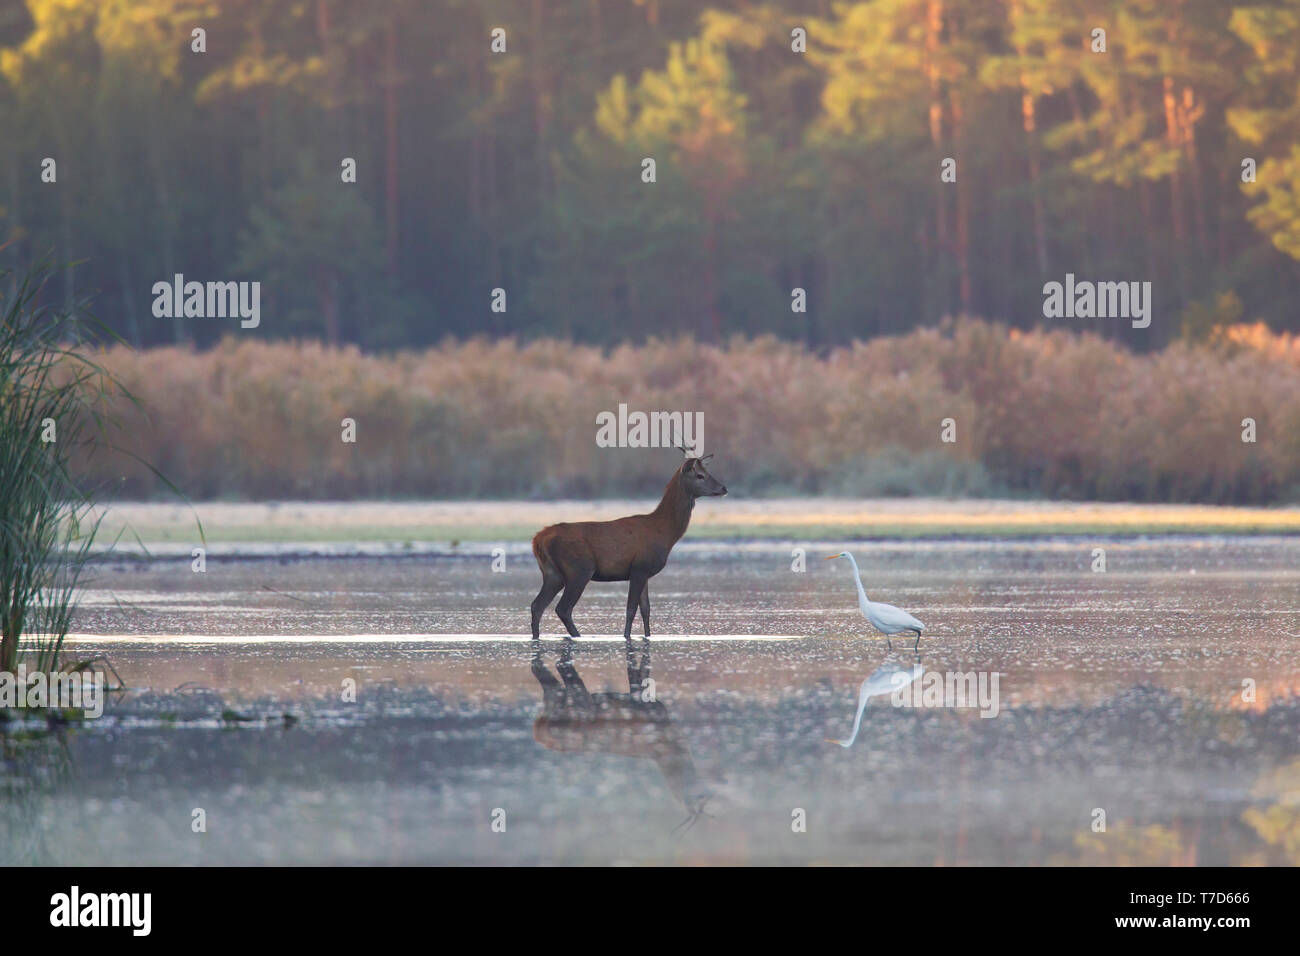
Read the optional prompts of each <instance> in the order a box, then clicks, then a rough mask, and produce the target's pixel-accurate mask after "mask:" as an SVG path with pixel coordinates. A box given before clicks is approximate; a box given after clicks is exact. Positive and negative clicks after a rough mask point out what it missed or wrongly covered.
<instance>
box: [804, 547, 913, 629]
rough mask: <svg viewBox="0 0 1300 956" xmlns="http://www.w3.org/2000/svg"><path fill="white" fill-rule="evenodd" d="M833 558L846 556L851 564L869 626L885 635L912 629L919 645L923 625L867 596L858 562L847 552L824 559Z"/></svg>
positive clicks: (859, 599)
mask: <svg viewBox="0 0 1300 956" xmlns="http://www.w3.org/2000/svg"><path fill="white" fill-rule="evenodd" d="M835 558H848V559H849V564H851V565H853V583H854V584H856V585H857V586H858V607H859V608H860V609H861V610H862V616H863V617H865V618H866V619H867V620H868V621H870V622H871V626H872V627H874V628H875V629H876V630H877V631H879V632H880V633H881V634H884V635H885V637H889V636H890V635H891V634H901V633H903V632H904V631H912V632H914V633H915V634H916V645H915V646H916V647H920V645H921V632H922V631H924V630H925V625H924V624H922V623H921V622H920V621H918V620H917V619H916V618H914V617H912V615H910V614H908V613H907V612H906V611H904V610H903V609H902V608H897V607H894V605H892V604H881V603H879V602H878V601H872V600H871V599H870V598H868V597H867V589H866V588H864V587H863V586H862V574H861V572H859V571H858V562H857V561H856V560H855V559H854V557H853V555H851V554H849V552H847V551H841V552H840V553H839V554H832V555H831V556H830V557H829V558H827V559H826V560H827V561H831V560H834V559H835Z"/></svg>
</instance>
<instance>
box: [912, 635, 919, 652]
mask: <svg viewBox="0 0 1300 956" xmlns="http://www.w3.org/2000/svg"><path fill="white" fill-rule="evenodd" d="M920 647H921V632H920V631H917V632H916V643H915V644H913V645H912V653H914V654H915V653H916V652H917V651H918V650H919V649H920Z"/></svg>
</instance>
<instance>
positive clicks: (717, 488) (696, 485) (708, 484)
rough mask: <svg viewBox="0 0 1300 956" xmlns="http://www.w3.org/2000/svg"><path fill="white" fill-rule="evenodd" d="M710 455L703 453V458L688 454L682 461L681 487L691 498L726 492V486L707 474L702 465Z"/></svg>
mask: <svg viewBox="0 0 1300 956" xmlns="http://www.w3.org/2000/svg"><path fill="white" fill-rule="evenodd" d="M712 457H713V456H712V455H705V456H704V457H703V458H691V457H689V456H688V457H687V459H686V460H685V461H684V462H682V467H681V476H682V487H683V488H684V489H685V490H686V493H687V494H688V495H690V496H691V497H692V498H707V497H712V496H716V495H725V494H726V493H727V486H726V485H724V484H723V483H722V482H720V481H718V479H716V478H714V477H713V476H712V475H711V474H709V471H708V469H707V468H705V467H704V463H705V462H706V461H708V460H709V459H710V458H712Z"/></svg>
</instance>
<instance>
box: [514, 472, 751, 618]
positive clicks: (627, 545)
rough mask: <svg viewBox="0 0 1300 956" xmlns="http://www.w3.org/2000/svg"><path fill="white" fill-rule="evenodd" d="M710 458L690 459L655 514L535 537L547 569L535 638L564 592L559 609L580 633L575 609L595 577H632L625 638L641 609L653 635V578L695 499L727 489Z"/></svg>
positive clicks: (555, 528) (556, 527) (567, 526)
mask: <svg viewBox="0 0 1300 956" xmlns="http://www.w3.org/2000/svg"><path fill="white" fill-rule="evenodd" d="M704 460H705V459H700V458H687V459H686V460H685V461H683V462H682V464H681V467H680V468H678V469H677V471H676V473H674V474H673V476H672V478H670V479H669V481H668V485H667V487H666V488H664V494H663V498H662V499H661V500H660V501H659V506H658V507H657V508H655V510H654V511H652V512H650V513H649V514H644V515H630V516H629V517H626V518H616V519H615V520H613V521H576V522H572V523H564V524H553V525H551V526H550V527H548V528H543V529H542V530H541V531H539V532H537V534H536V535H535V536H534V537H533V556H534V557H536V558H537V566H538V567H539V568H541V571H542V588H541V590H540V591H538V592H537V597H536V598H534V599H533V607H532V611H533V639H534V640H536V639H538V638H539V637H540V636H541V619H542V612H543V611H545V610H546V608H547V607H548V606H549V605H550V603H551V601H553V600H555V595H557V594H559V593H560V591H561V590H563V592H564V594H563V595H562V596H561V597H560V603H559V604H558V605H556V608H555V613H556V614H557V615H558V616H559V618H560V620H561V621H562V622H563V623H564V627H565V629H566V630H567V631H568V632H569V636H570V637H578V636H579V634H578V629H577V627H575V626H574V623H573V607H574V605H576V604H577V603H578V599H579V598H580V597H582V592H583V590H584V589H585V588H586V587H587V583H588V582H589V581H627V582H628V592H627V619H626V621H625V626H624V628H623V637H624V638H626V639H629V640H630V639H631V637H632V622H633V621H634V620H635V619H636V612H637V610H638V608H639V609H640V611H641V622H642V625H643V626H644V628H645V636H646V637H649V636H650V588H649V585H648V582H649V580H650V579H651V578H652V577H654V576H655V575H656V574H658V573H659V572H660V571H662V570H663V569H664V565H666V564H667V563H668V555H669V553H670V552H671V551H672V549H673V545H675V544H676V543H677V542H678V541H679V540H680V539H681V537H682V535H684V534H685V533H686V528H687V526H688V525H689V524H690V522H691V511H692V510H693V509H694V508H695V499H696V498H700V497H703V496H706V495H725V494H726V493H727V489H726V487H725V486H724V485H723V484H722V483H721V482H720V481H718V480H717V479H716V478H714V477H713V476H712V475H710V474H709V473H708V471H707V470H706V469H705V467H704Z"/></svg>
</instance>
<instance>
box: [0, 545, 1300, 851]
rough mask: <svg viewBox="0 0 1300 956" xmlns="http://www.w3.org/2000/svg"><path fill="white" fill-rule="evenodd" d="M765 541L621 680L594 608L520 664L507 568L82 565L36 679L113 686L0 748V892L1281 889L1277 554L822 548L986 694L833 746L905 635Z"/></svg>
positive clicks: (1249, 550)
mask: <svg viewBox="0 0 1300 956" xmlns="http://www.w3.org/2000/svg"><path fill="white" fill-rule="evenodd" d="M792 547H793V546H776V545H748V546H744V547H732V546H730V545H727V546H716V547H715V546H710V545H708V544H692V545H691V546H690V547H683V548H681V549H680V550H679V552H676V553H675V554H674V556H673V559H672V561H671V563H670V565H669V567H668V569H667V570H665V571H664V572H663V573H662V574H661V575H659V576H658V577H657V578H655V579H654V580H653V581H652V582H651V603H652V623H653V625H654V632H655V634H656V635H657V636H656V637H655V638H653V639H652V641H651V644H650V649H649V652H648V657H643V654H644V652H645V648H644V645H643V644H642V643H641V642H640V641H639V640H637V641H635V642H634V644H633V647H632V651H633V655H632V657H631V659H629V656H628V652H627V649H626V648H625V646H624V644H623V641H622V637H621V625H622V619H623V609H624V606H625V598H626V592H625V589H624V588H623V587H621V586H619V585H614V584H593V585H591V586H590V587H589V588H588V590H587V593H586V594H585V595H584V597H583V599H582V601H581V603H580V604H579V605H578V608H577V611H576V612H575V618H576V620H577V622H578V625H579V627H580V628H583V629H584V631H589V632H590V633H591V634H592V635H594V636H593V637H588V638H584V639H583V640H580V641H579V642H577V644H576V646H575V647H574V648H573V650H572V653H571V655H566V654H564V653H563V649H564V643H563V642H562V641H561V640H559V637H558V634H559V626H558V621H557V620H556V618H555V616H554V614H553V613H548V615H547V618H546V624H545V625H544V633H545V634H546V639H545V640H544V641H543V642H542V647H543V654H542V656H541V660H540V661H535V660H534V654H533V649H532V648H531V646H530V643H531V642H529V641H528V640H527V633H528V631H527V628H528V619H527V606H528V604H529V602H530V601H531V599H532V597H533V594H534V593H535V591H536V586H537V580H538V574H537V570H536V567H535V565H534V564H533V562H532V559H531V556H528V555H527V554H526V553H524V552H523V551H522V549H519V548H512V549H509V550H508V552H507V553H506V555H505V561H504V566H505V569H504V571H500V572H494V571H493V570H492V566H493V559H492V557H491V555H490V553H489V550H488V549H487V548H486V547H485V548H482V549H480V550H481V553H479V554H474V555H468V556H463V557H446V556H442V557H432V556H430V557H414V558H362V559H356V558H354V559H349V558H312V559H305V560H237V561H236V560H230V561H224V560H222V559H221V558H220V557H219V556H213V555H211V554H210V555H209V557H208V564H207V570H206V572H205V573H202V574H197V573H194V572H192V571H191V566H190V562H189V561H188V560H183V561H181V560H174V561H155V562H153V563H151V564H145V565H136V564H126V563H123V564H117V565H109V566H106V567H104V568H103V569H102V570H101V572H100V573H99V576H98V578H97V580H96V581H95V583H94V587H93V589H92V590H91V591H90V592H89V593H88V594H87V595H86V599H85V601H84V602H83V606H82V610H81V613H80V615H79V617H78V620H77V624H76V630H77V632H78V633H79V634H80V635H81V636H79V637H76V638H74V639H72V640H71V641H70V642H69V645H68V651H69V653H70V655H71V656H72V657H74V658H85V657H91V656H95V655H98V654H106V655H107V656H108V657H109V659H110V660H111V662H112V664H113V666H114V667H115V668H116V670H117V671H118V673H120V674H121V675H122V677H123V679H124V680H125V682H126V683H127V684H128V685H129V686H130V688H131V689H130V690H129V691H128V692H126V693H124V694H122V695H119V696H117V697H115V698H114V699H113V700H112V701H111V702H110V704H109V706H108V709H107V711H106V713H105V715H104V716H103V717H101V718H99V719H98V720H94V721H88V722H86V723H84V724H82V725H80V726H71V727H67V728H63V729H61V730H60V731H58V732H56V733H44V732H41V733H34V732H29V731H32V730H33V729H34V728H35V726H36V725H30V726H27V725H24V726H23V727H16V726H14V725H11V726H10V727H9V728H8V731H7V732H6V733H5V734H4V735H3V737H2V738H0V739H3V742H4V747H5V760H4V761H3V765H2V766H3V770H2V771H0V798H3V800H4V804H3V807H2V808H0V863H5V864H10V863H168V864H172V863H181V864H185V863H262V862H267V863H270V862H274V863H465V862H470V863H472V862H485V863H539V862H566V863H579V862H594V863H607V862H748V863H785V862H795V863H806V862H834V863H893V864H902V863H908V864H913V863H915V864H927V865H928V864H998V863H1034V864H1044V863H1046V864H1055V863H1117V862H1132V863H1151V864H1187V863H1190V864H1225V863H1228V864H1245V863H1292V864H1294V863H1297V862H1300V851H1298V850H1297V847H1300V697H1298V696H1297V695H1298V694H1300V653H1298V652H1300V602H1298V601H1297V597H1298V596H1300V588H1298V585H1300V570H1297V569H1300V560H1298V559H1300V539H1289V538H1287V539H1282V538H1273V539H1267V538H1242V539H1233V538H1212V539H1211V538H1207V539H1189V538H1177V539H1175V538H1165V539H1150V540H1139V541H1127V542H1125V541H1095V540H1087V541H1083V540H1048V541H1022V542H1015V543H1007V542H978V541H966V542H909V543H889V544H874V545H856V546H855V547H854V551H855V553H856V554H857V557H858V561H859V564H860V565H861V567H862V571H863V577H864V580H865V582H866V584H867V589H868V592H869V593H870V594H871V597H872V598H873V599H874V600H879V601H887V602H889V603H893V604H897V605H899V606H900V607H904V608H906V609H908V610H909V611H911V612H912V613H914V614H915V615H916V616H917V617H919V618H920V619H921V620H922V621H924V622H925V623H926V625H927V636H926V637H925V638H924V639H923V640H922V642H921V645H920V654H919V657H920V662H921V664H922V667H923V670H924V672H925V674H926V675H927V676H928V675H931V674H938V675H940V676H942V675H946V674H949V673H957V672H961V673H973V674H975V675H977V677H978V675H983V677H984V678H985V679H986V681H991V679H992V675H993V674H996V675H997V691H998V693H997V697H996V700H988V699H986V701H985V706H984V707H983V712H985V713H989V714H990V716H988V717H982V716H980V714H981V708H980V707H978V706H960V707H959V706H942V704H944V703H945V702H944V701H943V700H942V699H938V700H928V701H927V700H926V699H925V698H924V697H921V699H919V700H917V701H916V703H918V704H921V705H922V706H892V702H891V698H890V696H889V695H888V694H884V695H881V696H877V697H874V698H872V699H871V700H870V702H869V703H868V704H867V706H866V709H865V711H864V713H863V717H862V726H861V730H860V731H859V734H858V736H857V739H856V741H855V742H854V744H853V746H852V747H851V748H848V749H845V748H842V747H839V746H835V745H834V744H832V743H828V742H827V741H826V738H847V737H848V736H849V733H850V731H851V728H852V726H853V722H854V715H855V711H856V709H857V704H858V689H859V685H860V684H861V683H862V681H863V680H864V679H865V678H867V677H868V676H869V675H871V674H873V672H876V671H877V670H878V669H879V668H881V667H882V665H889V666H891V667H895V668H901V669H907V670H910V669H911V668H912V666H913V665H914V663H915V658H914V657H913V655H912V652H911V641H910V640H904V639H901V638H900V639H899V640H897V641H895V642H894V644H893V649H892V650H890V649H889V648H887V647H886V644H885V642H884V641H883V640H882V639H879V638H877V637H876V636H874V635H871V634H869V628H868V625H867V624H866V622H865V621H864V620H863V619H862V617H861V616H860V614H859V612H858V610H857V606H856V599H855V595H854V592H853V586H852V583H851V579H850V577H849V574H850V572H849V569H848V567H847V566H846V565H845V564H844V562H842V561H837V562H831V563H829V564H828V563H826V562H823V561H822V560H820V558H821V556H822V555H824V554H829V553H832V552H833V551H835V550H838V549H839V547H840V546H839V545H834V546H832V545H826V546H811V545H803V546H802V547H804V548H805V549H806V559H807V570H806V571H802V572H800V571H794V570H792V563H793V562H794V560H795V558H794V557H793V556H792ZM1096 547H1104V548H1105V551H1106V566H1107V570H1106V571H1105V572H1104V573H1095V572H1093V571H1092V570H1091V569H1090V566H1091V564H1092V562H1093V549H1094V548H1096ZM639 628H640V621H639V620H638V622H637V630H636V632H635V633H636V634H638V635H639V633H640V631H639ZM602 635H603V636H604V637H603V638H602V637H601V636H602ZM647 678H649V679H650V680H652V681H653V683H646V679H647ZM349 679H350V680H351V681H354V682H355V686H356V700H355V702H352V701H349V700H345V699H344V696H345V694H344V687H345V682H346V681H348V680H349ZM1243 681H1245V682H1248V683H1247V684H1246V685H1243ZM1249 682H1253V684H1251V683H1249ZM918 683H920V682H918ZM986 686H988V687H991V683H986ZM1243 686H1245V687H1246V688H1247V692H1246V693H1245V694H1243ZM633 687H634V688H635V689H636V690H637V691H638V693H637V694H635V695H633V694H630V693H629V690H630V688H633ZM1252 690H1253V693H1252V692H1251V691H1252ZM927 703H929V704H938V705H940V706H925V704H927ZM947 703H948V704H952V703H956V702H955V701H951V700H949V701H947ZM966 703H971V702H969V701H967V702H966ZM994 711H996V715H995V716H993V715H992V713H993V712H994ZM223 715H224V716H223ZM285 715H288V719H286V717H285ZM701 808H702V812H699V813H696V814H691V813H690V812H689V811H690V810H692V809H697V810H698V809H701ZM196 810H202V811H203V814H204V816H205V818H206V832H197V833H196V832H194V829H193V826H192V823H193V820H194V817H195V811H196ZM1098 811H1104V813H1105V821H1106V828H1105V831H1104V832H1099V831H1097V830H1095V829H1094V826H1095V821H1096V820H1097V819H1098V818H1099V815H1098ZM692 818H693V819H692ZM685 820H691V823H690V825H689V826H688V827H681V828H680V829H678V830H677V831H676V832H674V828H677V827H679V824H682V823H683V821H685ZM494 821H495V823H496V826H495V828H494ZM801 823H802V824H803V826H802V827H801V826H800V824H801Z"/></svg>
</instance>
